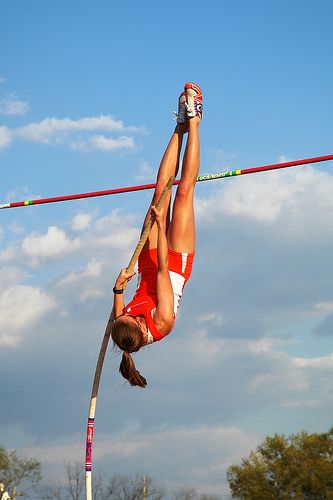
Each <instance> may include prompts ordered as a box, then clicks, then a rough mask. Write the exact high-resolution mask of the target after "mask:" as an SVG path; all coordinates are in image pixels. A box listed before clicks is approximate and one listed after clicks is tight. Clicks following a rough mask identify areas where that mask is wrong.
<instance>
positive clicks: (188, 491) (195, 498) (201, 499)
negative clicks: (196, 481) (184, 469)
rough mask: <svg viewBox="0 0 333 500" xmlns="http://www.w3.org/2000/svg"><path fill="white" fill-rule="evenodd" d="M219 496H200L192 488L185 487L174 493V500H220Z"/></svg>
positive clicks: (206, 494) (204, 494)
mask: <svg viewBox="0 0 333 500" xmlns="http://www.w3.org/2000/svg"><path fill="white" fill-rule="evenodd" d="M220 498H221V497H220V496H219V495H213V494H209V493H201V494H199V493H198V492H197V490H196V489H195V488H193V487H192V486H183V487H182V488H179V489H178V490H175V491H174V492H173V500H220Z"/></svg>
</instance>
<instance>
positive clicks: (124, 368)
mask: <svg viewBox="0 0 333 500" xmlns="http://www.w3.org/2000/svg"><path fill="white" fill-rule="evenodd" d="M119 371H120V373H121V374H122V376H123V377H124V378H126V379H127V380H128V381H129V383H130V384H131V385H132V386H135V385H136V386H139V387H146V385H147V380H146V379H145V378H144V377H143V376H142V375H140V372H138V370H137V369H136V368H135V364H134V361H133V358H132V356H131V355H130V353H129V352H128V351H124V352H123V358H122V360H121V363H120V367H119Z"/></svg>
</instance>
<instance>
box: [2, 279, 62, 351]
mask: <svg viewBox="0 0 333 500" xmlns="http://www.w3.org/2000/svg"><path fill="white" fill-rule="evenodd" d="M54 307H55V301H54V299H53V298H52V297H51V296H50V295H48V294H46V293H45V292H43V291H41V290H40V289H37V288H33V287H31V286H25V285H16V286H13V287H11V288H9V289H7V290H5V291H4V292H2V293H1V295H0V345H2V346H5V347H16V346H17V345H18V344H19V342H20V340H21V338H22V336H24V335H25V334H26V333H27V332H28V331H29V328H30V327H31V326H32V325H33V324H34V323H35V322H36V321H37V320H38V319H39V318H41V317H42V316H43V315H44V314H46V313H47V312H48V311H50V310H51V309H53V308H54Z"/></svg>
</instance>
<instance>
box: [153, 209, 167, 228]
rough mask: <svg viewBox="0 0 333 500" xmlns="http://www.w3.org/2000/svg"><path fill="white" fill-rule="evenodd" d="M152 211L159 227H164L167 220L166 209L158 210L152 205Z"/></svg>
mask: <svg viewBox="0 0 333 500" xmlns="http://www.w3.org/2000/svg"><path fill="white" fill-rule="evenodd" d="M151 211H152V214H153V216H154V218H155V221H156V224H157V225H158V227H162V226H163V225H164V224H165V219H164V212H165V210H164V208H163V207H160V208H156V206H155V205H152V206H151Z"/></svg>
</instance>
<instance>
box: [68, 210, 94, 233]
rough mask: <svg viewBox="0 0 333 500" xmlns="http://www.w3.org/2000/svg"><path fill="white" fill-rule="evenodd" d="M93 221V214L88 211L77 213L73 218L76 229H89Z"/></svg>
mask: <svg viewBox="0 0 333 500" xmlns="http://www.w3.org/2000/svg"><path fill="white" fill-rule="evenodd" d="M91 221H92V215H91V214H88V213H81V214H77V215H75V217H74V218H73V220H72V229H73V230H74V231H84V230H85V229H88V228H89V226H90V224H91Z"/></svg>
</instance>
